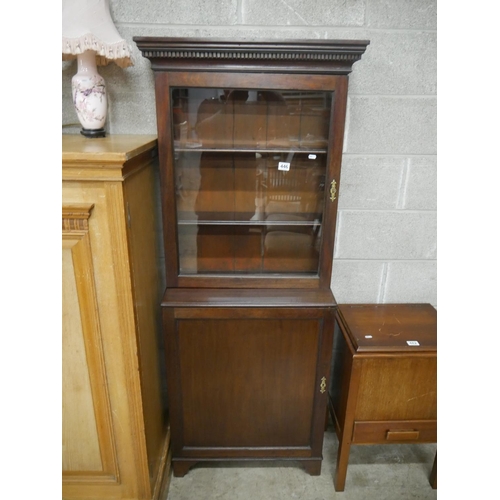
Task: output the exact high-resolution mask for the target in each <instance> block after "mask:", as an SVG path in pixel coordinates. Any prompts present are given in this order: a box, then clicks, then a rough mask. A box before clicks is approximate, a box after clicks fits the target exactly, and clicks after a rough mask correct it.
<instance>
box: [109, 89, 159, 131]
mask: <svg viewBox="0 0 500 500" xmlns="http://www.w3.org/2000/svg"><path fill="white" fill-rule="evenodd" d="M107 123H108V124H109V125H108V126H109V133H110V134H157V128H156V102H155V98H154V93H152V92H137V91H135V92H113V93H112V94H110V96H109V99H108V120H107Z"/></svg>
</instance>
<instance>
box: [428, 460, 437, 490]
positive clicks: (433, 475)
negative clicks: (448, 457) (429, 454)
mask: <svg viewBox="0 0 500 500" xmlns="http://www.w3.org/2000/svg"><path fill="white" fill-rule="evenodd" d="M437 460H438V454H437V451H436V456H435V457H434V464H433V466H432V471H431V477H430V478H429V482H430V483H431V486H432V488H433V489H436V488H437V468H438V462H437Z"/></svg>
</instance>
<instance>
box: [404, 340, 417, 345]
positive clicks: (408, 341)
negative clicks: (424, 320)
mask: <svg viewBox="0 0 500 500" xmlns="http://www.w3.org/2000/svg"><path fill="white" fill-rule="evenodd" d="M406 343H407V344H408V345H420V344H419V343H418V342H417V341H416V340H407V341H406Z"/></svg>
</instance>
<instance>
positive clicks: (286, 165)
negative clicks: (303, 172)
mask: <svg viewBox="0 0 500 500" xmlns="http://www.w3.org/2000/svg"><path fill="white" fill-rule="evenodd" d="M278 170H284V171H285V172H288V171H289V170H290V163H288V162H286V161H280V162H279V163H278Z"/></svg>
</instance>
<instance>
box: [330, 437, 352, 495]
mask: <svg viewBox="0 0 500 500" xmlns="http://www.w3.org/2000/svg"><path fill="white" fill-rule="evenodd" d="M350 451H351V443H350V441H349V439H348V438H347V433H346V432H343V433H342V436H341V437H340V439H339V451H338V453H337V466H336V467H335V477H334V480H333V485H334V487H335V491H344V488H345V478H346V475H347V465H348V463H349V453H350Z"/></svg>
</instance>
